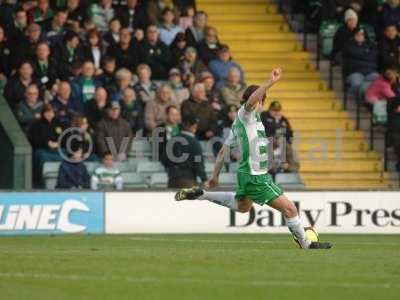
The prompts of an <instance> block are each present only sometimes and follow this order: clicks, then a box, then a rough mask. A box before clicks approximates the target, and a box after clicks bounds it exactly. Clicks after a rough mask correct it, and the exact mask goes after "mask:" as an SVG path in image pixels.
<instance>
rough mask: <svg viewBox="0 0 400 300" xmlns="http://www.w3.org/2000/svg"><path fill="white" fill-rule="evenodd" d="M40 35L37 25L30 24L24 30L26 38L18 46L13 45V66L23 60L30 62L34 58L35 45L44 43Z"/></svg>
mask: <svg viewBox="0 0 400 300" xmlns="http://www.w3.org/2000/svg"><path fill="white" fill-rule="evenodd" d="M41 34H42V31H41V28H40V26H39V25H38V24H35V23H32V24H30V25H29V26H28V27H27V28H26V36H25V37H24V38H23V39H22V40H21V41H20V42H19V43H18V44H13V46H14V47H13V51H12V53H13V55H12V57H13V58H12V59H13V62H14V66H15V65H18V63H21V62H22V61H23V60H29V61H31V60H32V59H33V58H34V57H35V52H36V47H37V45H38V44H39V43H40V42H43V41H44V40H43V39H42V35H41Z"/></svg>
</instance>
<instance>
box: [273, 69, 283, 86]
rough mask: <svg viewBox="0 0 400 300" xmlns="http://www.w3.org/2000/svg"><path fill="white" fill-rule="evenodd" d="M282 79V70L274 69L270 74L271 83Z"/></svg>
mask: <svg viewBox="0 0 400 300" xmlns="http://www.w3.org/2000/svg"><path fill="white" fill-rule="evenodd" d="M281 77H282V69H281V68H276V69H273V70H272V72H271V82H272V83H275V82H277V81H279V79H281Z"/></svg>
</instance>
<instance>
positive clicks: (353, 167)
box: [300, 160, 383, 173]
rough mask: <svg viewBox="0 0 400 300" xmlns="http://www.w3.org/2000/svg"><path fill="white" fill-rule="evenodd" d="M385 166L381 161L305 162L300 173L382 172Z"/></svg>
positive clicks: (302, 163)
mask: <svg viewBox="0 0 400 300" xmlns="http://www.w3.org/2000/svg"><path fill="white" fill-rule="evenodd" d="M382 171H383V166H382V163H381V161H378V160H377V161H370V160H365V161H363V160H361V161H359V160H354V161H347V160H341V161H337V160H335V161H333V160H328V161H304V162H301V171H300V172H308V173H310V172H316V173H323V172H326V173H331V172H382Z"/></svg>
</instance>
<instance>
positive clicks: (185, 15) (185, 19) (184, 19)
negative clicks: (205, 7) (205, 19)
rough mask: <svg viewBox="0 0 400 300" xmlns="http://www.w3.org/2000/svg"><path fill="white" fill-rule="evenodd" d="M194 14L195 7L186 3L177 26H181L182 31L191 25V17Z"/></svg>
mask: <svg viewBox="0 0 400 300" xmlns="http://www.w3.org/2000/svg"><path fill="white" fill-rule="evenodd" d="M194 15H195V9H194V7H193V6H192V5H187V6H185V7H184V8H183V12H182V15H181V16H180V18H179V26H180V27H181V28H182V30H183V32H186V30H187V29H188V28H189V27H191V26H193V18H194Z"/></svg>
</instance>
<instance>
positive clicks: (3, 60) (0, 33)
mask: <svg viewBox="0 0 400 300" xmlns="http://www.w3.org/2000/svg"><path fill="white" fill-rule="evenodd" d="M10 56H11V44H10V43H9V41H8V39H7V37H6V33H5V31H4V28H3V27H2V26H1V25H0V90H1V88H2V87H3V86H4V84H2V82H4V83H5V80H6V79H7V77H8V76H9V75H10V73H11V58H10Z"/></svg>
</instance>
